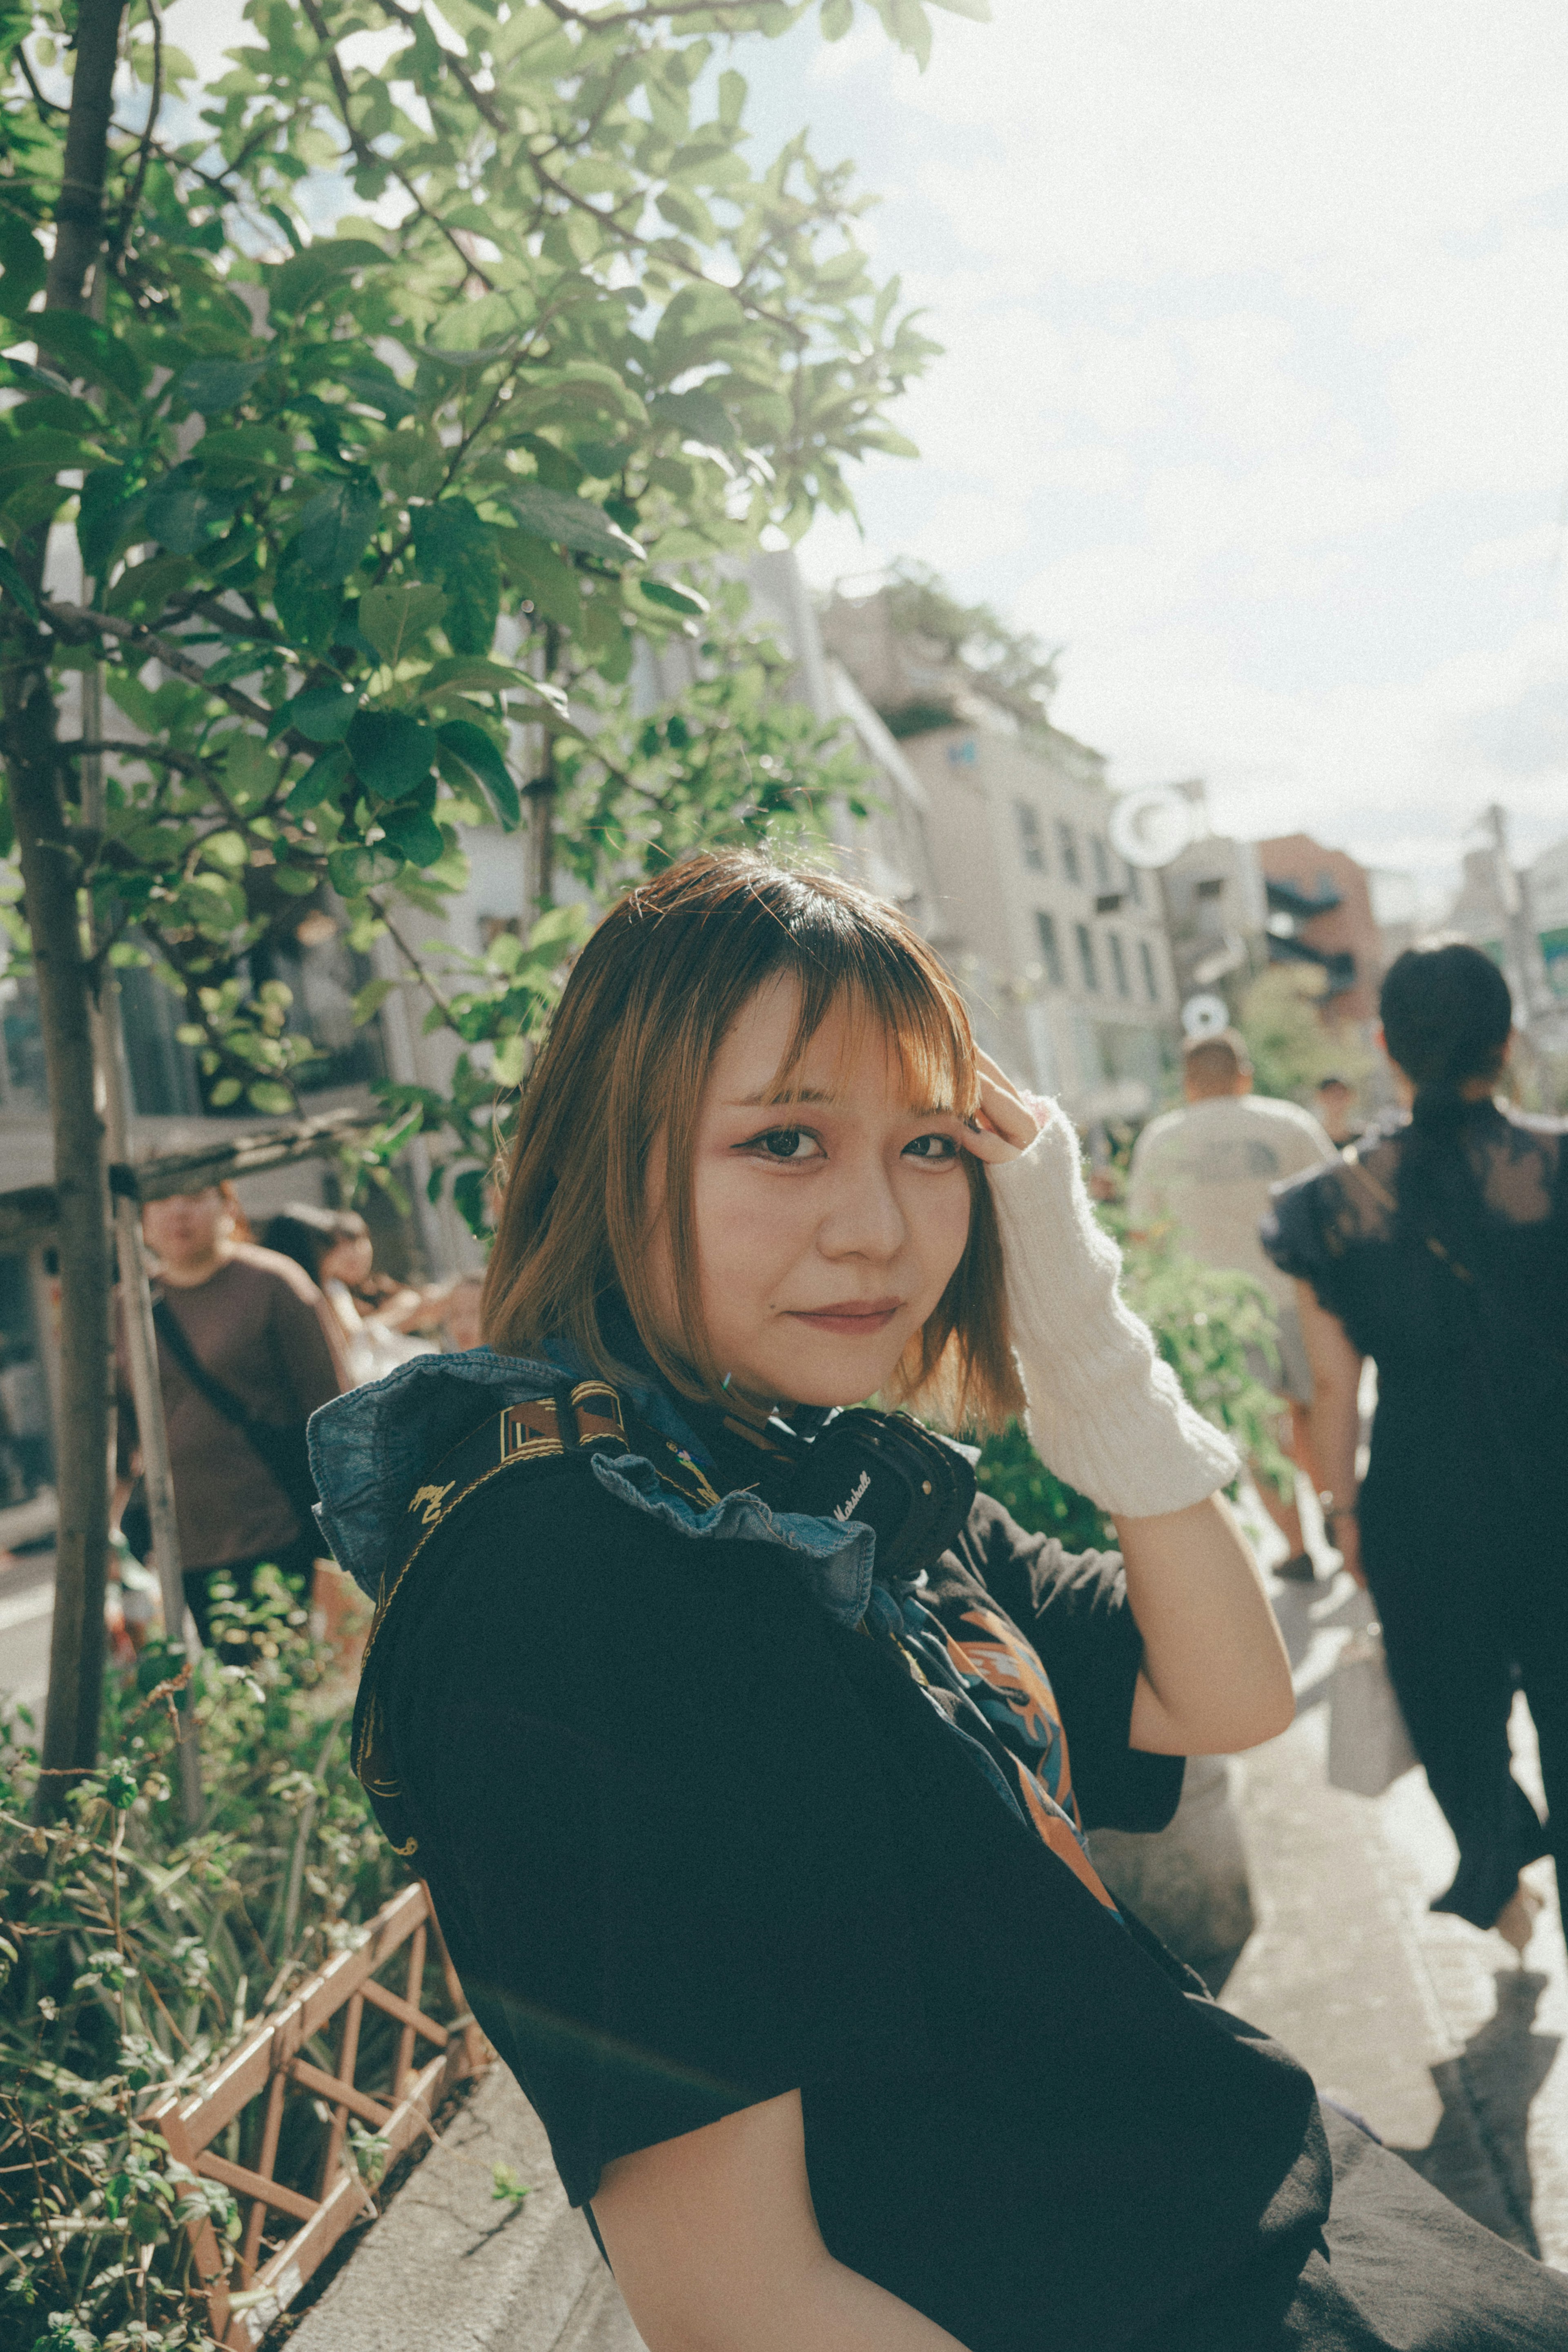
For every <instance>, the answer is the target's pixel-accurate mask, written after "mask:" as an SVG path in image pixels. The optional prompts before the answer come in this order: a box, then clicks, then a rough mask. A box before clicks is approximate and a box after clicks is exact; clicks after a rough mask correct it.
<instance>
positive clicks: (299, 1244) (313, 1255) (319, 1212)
mask: <svg viewBox="0 0 1568 2352" xmlns="http://www.w3.org/2000/svg"><path fill="white" fill-rule="evenodd" d="M265 1239H266V1245H267V1248H268V1249H271V1250H277V1251H278V1252H279V1253H280V1255H282V1256H284V1257H291V1258H292V1259H293V1260H294V1262H295V1264H296V1265H298V1266H302V1267H303V1268H304V1270H305V1272H306V1273H307V1274H308V1276H309V1277H310V1279H311V1281H312V1282H313V1283H314V1284H315V1285H316V1286H317V1288H318V1289H319V1291H320V1292H321V1295H322V1297H324V1298H325V1299H326V1301H327V1304H328V1307H329V1308H330V1310H331V1312H332V1314H333V1315H334V1316H335V1317H336V1318H337V1323H338V1336H339V1341H340V1348H341V1350H342V1354H343V1357H344V1360H345V1361H346V1363H347V1365H348V1368H349V1373H350V1384H351V1385H352V1386H353V1387H356V1388H358V1387H359V1386H360V1385H361V1383H362V1382H363V1381H379V1380H380V1379H381V1378H382V1375H383V1373H386V1372H390V1371H392V1370H395V1369H396V1367H397V1366H398V1365H399V1364H404V1363H406V1362H407V1361H408V1360H409V1358H410V1357H411V1356H423V1355H427V1354H428V1353H429V1352H430V1349H431V1342H430V1341H428V1340H425V1339H413V1338H411V1337H410V1336H409V1334H408V1332H407V1330H406V1328H404V1327H405V1326H406V1325H407V1324H408V1323H410V1322H412V1321H414V1320H417V1319H418V1318H419V1316H420V1313H421V1310H422V1308H423V1305H424V1294H423V1292H422V1291H418V1290H415V1289H413V1287H412V1286H411V1285H409V1284H407V1283H400V1282H394V1281H393V1280H392V1276H390V1275H384V1274H378V1273H377V1272H376V1270H375V1253H374V1248H373V1245H372V1244H371V1230H370V1227H369V1226H368V1225H367V1224H366V1223H365V1221H364V1219H363V1217H361V1215H360V1213H359V1212H358V1210H357V1209H319V1208H317V1207H315V1206H314V1204H313V1203H312V1202H308V1201H291V1202H289V1203H288V1206H287V1208H286V1209H284V1210H282V1211H280V1212H279V1213H278V1214H277V1216H276V1217H273V1218H272V1219H271V1220H270V1221H269V1223H268V1224H267V1232H266V1236H265Z"/></svg>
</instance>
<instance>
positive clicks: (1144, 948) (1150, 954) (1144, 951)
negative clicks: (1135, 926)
mask: <svg viewBox="0 0 1568 2352" xmlns="http://www.w3.org/2000/svg"><path fill="white" fill-rule="evenodd" d="M1138 961H1139V963H1140V965H1141V966H1142V967H1143V973H1144V993H1145V996H1146V997H1147V998H1148V1000H1149V1003H1151V1004H1157V1003H1159V999H1160V983H1159V977H1158V974H1157V973H1156V972H1155V952H1154V950H1153V949H1152V948H1151V947H1150V945H1149V943H1148V941H1147V940H1139V941H1138Z"/></svg>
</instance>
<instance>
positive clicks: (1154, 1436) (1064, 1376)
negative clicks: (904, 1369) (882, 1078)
mask: <svg viewBox="0 0 1568 2352" xmlns="http://www.w3.org/2000/svg"><path fill="white" fill-rule="evenodd" d="M990 1183H991V1187H992V1197H993V1200H994V1201H995V1203H996V1209H997V1219H998V1226H999V1228H1000V1232H1001V1237H1002V1249H1003V1256H1004V1262H1005V1265H1006V1268H1007V1298H1008V1314H1009V1325H1010V1328H1011V1333H1012V1339H1013V1345H1014V1348H1015V1349H1016V1351H1017V1354H1018V1359H1019V1370H1020V1371H1021V1373H1022V1375H1023V1381H1024V1388H1025V1391H1026V1394H1027V1396H1028V1399H1029V1407H1030V1411H1029V1422H1030V1435H1031V1436H1032V1438H1033V1440H1034V1444H1035V1446H1036V1448H1037V1450H1038V1451H1039V1453H1040V1455H1041V1457H1042V1459H1043V1460H1044V1461H1045V1462H1046V1463H1047V1464H1048V1465H1049V1466H1050V1467H1051V1469H1052V1470H1053V1471H1055V1473H1056V1475H1058V1476H1059V1477H1061V1478H1064V1479H1065V1480H1066V1481H1067V1482H1068V1484H1069V1485H1070V1486H1076V1487H1077V1488H1078V1490H1079V1492H1080V1493H1081V1494H1085V1495H1088V1496H1090V1497H1091V1498H1092V1500H1093V1501H1095V1502H1097V1503H1098V1504H1100V1506H1101V1507H1102V1508H1103V1509H1105V1510H1108V1511H1110V1512H1111V1513H1112V1514H1113V1516H1114V1515H1115V1514H1116V1513H1117V1512H1124V1513H1126V1514H1128V1515H1129V1516H1135V1517H1160V1516H1161V1515H1163V1514H1164V1513H1166V1512H1167V1511H1175V1510H1182V1509H1185V1508H1186V1507H1187V1506H1188V1505H1190V1504H1193V1503H1197V1502H1199V1501H1201V1500H1202V1499H1203V1497H1204V1496H1207V1495H1210V1494H1212V1493H1213V1492H1214V1491H1215V1489H1216V1488H1217V1487H1219V1486H1226V1485H1228V1482H1229V1481H1230V1480H1231V1479H1232V1478H1233V1477H1235V1475H1236V1474H1237V1471H1238V1470H1239V1466H1240V1465H1239V1460H1238V1457H1237V1455H1236V1453H1235V1450H1234V1448H1233V1447H1232V1446H1231V1444H1229V1441H1228V1439H1227V1438H1226V1437H1225V1436H1224V1435H1223V1434H1222V1433H1221V1432H1220V1431H1219V1430H1218V1429H1216V1428H1214V1427H1213V1426H1212V1425H1211V1424H1210V1423H1208V1422H1207V1421H1205V1420H1203V1418H1202V1417H1201V1415H1199V1414H1198V1413H1197V1412H1195V1411H1194V1409H1193V1408H1192V1406H1191V1405H1190V1404H1188V1403H1187V1402H1186V1400H1185V1399H1184V1397H1183V1396H1182V1393H1181V1391H1180V1389H1179V1387H1178V1385H1177V1383H1176V1376H1175V1374H1174V1373H1173V1372H1172V1371H1171V1370H1170V1368H1169V1367H1168V1366H1167V1365H1166V1364H1165V1363H1163V1362H1162V1361H1161V1360H1160V1359H1159V1357H1158V1355H1157V1353H1156V1351H1155V1345H1154V1341H1153V1339H1152V1338H1151V1336H1150V1333H1149V1330H1148V1328H1147V1326H1146V1325H1145V1324H1144V1323H1143V1322H1142V1321H1140V1320H1139V1318H1137V1317H1136V1316H1135V1315H1134V1314H1133V1312H1132V1310H1131V1309H1130V1308H1129V1307H1127V1306H1126V1304H1125V1303H1124V1300H1123V1299H1122V1298H1121V1297H1119V1296H1118V1294H1117V1280H1118V1276H1119V1275H1120V1272H1121V1258H1120V1254H1119V1252H1118V1251H1117V1249H1116V1245H1115V1244H1114V1243H1113V1240H1112V1239H1111V1237H1110V1235H1109V1234H1107V1233H1105V1231H1104V1230H1103V1227H1102V1226H1101V1225H1100V1223H1099V1222H1098V1221H1097V1219H1096V1218H1095V1216H1094V1213H1093V1210H1092V1207H1091V1205H1090V1202H1089V1198H1088V1194H1087V1192H1085V1190H1084V1186H1083V1181H1082V1170H1081V1168H1080V1165H1079V1158H1078V1139H1077V1137H1076V1135H1075V1134H1074V1133H1073V1130H1072V1129H1071V1125H1070V1123H1069V1122H1068V1120H1067V1119H1066V1118H1064V1117H1063V1115H1062V1114H1061V1112H1060V1111H1059V1110H1058V1111H1054V1112H1053V1113H1052V1116H1051V1118H1049V1119H1048V1121H1047V1123H1046V1125H1045V1126H1044V1127H1043V1128H1042V1129H1041V1130H1040V1134H1039V1135H1038V1136H1037V1137H1036V1139H1035V1141H1034V1142H1033V1144H1031V1145H1030V1149H1029V1150H1027V1151H1025V1152H1023V1153H1022V1154H1020V1155H1019V1157H1018V1158H1017V1159H1014V1160H1009V1162H1008V1163H1007V1164H1006V1165H1005V1166H1004V1167H999V1168H993V1169H992V1170H991V1171H990Z"/></svg>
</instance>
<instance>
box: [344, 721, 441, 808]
mask: <svg viewBox="0 0 1568 2352" xmlns="http://www.w3.org/2000/svg"><path fill="white" fill-rule="evenodd" d="M435 741H436V739H435V732H434V729H433V728H429V727H426V726H425V725H424V724H423V722H422V721H421V720H420V719H411V718H409V716H408V714H407V713H406V711H402V710H361V712H360V713H359V715H358V717H357V718H356V719H355V720H354V722H353V725H352V726H351V727H350V729H349V732H348V746H349V754H350V758H351V759H352V761H353V762H354V770H355V772H356V774H357V775H358V776H359V778H360V780H361V782H362V783H363V784H364V785H365V787H366V789H367V791H369V792H370V793H372V794H373V795H374V796H375V798H376V799H377V800H380V801H388V802H392V801H401V800H406V799H407V797H408V795H409V793H412V792H413V789H414V787H415V786H416V785H417V784H421V783H423V781H424V779H425V777H426V776H428V775H429V773H430V771H431V767H432V765H433V764H434V759H435Z"/></svg>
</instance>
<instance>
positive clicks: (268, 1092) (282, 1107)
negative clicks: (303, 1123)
mask: <svg viewBox="0 0 1568 2352" xmlns="http://www.w3.org/2000/svg"><path fill="white" fill-rule="evenodd" d="M245 1092H246V1101H247V1102H252V1103H254V1104H255V1105H256V1109H257V1110H266V1111H273V1112H276V1113H277V1116H278V1118H287V1115H288V1113H289V1112H290V1111H291V1110H292V1109H293V1108H294V1097H293V1096H292V1095H291V1094H290V1093H289V1091H288V1088H287V1087H280V1086H279V1085H278V1083H277V1079H276V1078H257V1079H256V1080H255V1081H254V1082H253V1083H252V1084H251V1085H250V1086H248V1087H246V1090H245Z"/></svg>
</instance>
